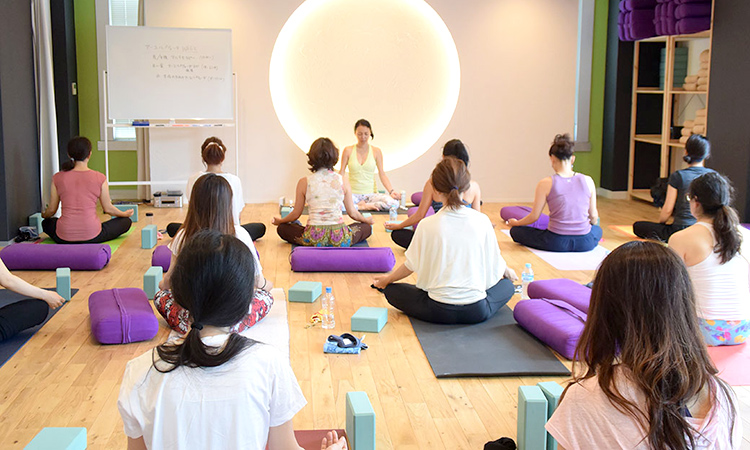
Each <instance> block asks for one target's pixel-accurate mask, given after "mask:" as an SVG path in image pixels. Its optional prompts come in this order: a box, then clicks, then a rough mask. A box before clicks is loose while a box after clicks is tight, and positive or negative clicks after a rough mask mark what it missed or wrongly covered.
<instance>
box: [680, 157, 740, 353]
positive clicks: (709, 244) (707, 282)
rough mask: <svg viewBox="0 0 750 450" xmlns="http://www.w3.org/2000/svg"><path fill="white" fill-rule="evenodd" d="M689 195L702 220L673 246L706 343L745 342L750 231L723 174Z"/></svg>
mask: <svg viewBox="0 0 750 450" xmlns="http://www.w3.org/2000/svg"><path fill="white" fill-rule="evenodd" d="M688 192H689V194H688V197H689V203H690V212H691V213H692V215H693V216H695V217H696V218H697V219H698V222H696V223H695V225H692V226H690V227H688V228H686V229H684V230H681V231H678V232H676V233H674V234H673V235H672V236H671V237H670V238H669V246H670V247H671V248H672V249H673V250H674V251H675V252H677V254H678V255H680V257H681V258H682V259H683V260H684V261H685V264H686V265H687V266H688V273H689V274H690V278H691V280H692V281H693V286H694V287H695V297H696V300H697V302H698V305H697V306H698V320H699V321H700V329H701V332H702V333H703V338H704V339H705V341H706V343H707V344H708V345H712V346H713V345H737V344H742V343H743V342H745V341H746V340H747V338H748V337H750V278H749V277H748V275H750V264H749V263H748V256H747V255H748V251H750V242H748V241H750V236H748V234H750V233H748V230H746V229H745V228H744V227H742V226H740V223H739V218H738V217H737V212H736V211H735V210H734V208H732V207H731V206H730V204H731V200H732V187H731V185H730V184H729V181H728V180H727V179H726V178H724V177H723V176H721V175H720V174H718V173H716V172H710V173H707V174H705V175H701V176H700V177H698V178H696V179H695V180H693V182H692V183H690V188H689V190H688ZM742 247H745V249H744V250H745V251H744V252H743V251H742Z"/></svg>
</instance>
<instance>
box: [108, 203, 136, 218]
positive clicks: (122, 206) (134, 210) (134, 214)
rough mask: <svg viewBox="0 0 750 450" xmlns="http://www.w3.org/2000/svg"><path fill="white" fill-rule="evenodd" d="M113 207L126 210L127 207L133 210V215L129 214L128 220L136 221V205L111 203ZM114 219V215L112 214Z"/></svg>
mask: <svg viewBox="0 0 750 450" xmlns="http://www.w3.org/2000/svg"><path fill="white" fill-rule="evenodd" d="M113 206H114V207H115V208H117V209H119V210H120V211H127V210H129V209H132V210H133V215H132V216H130V220H132V221H133V222H138V205H136V204H132V205H113ZM112 218H113V219H114V218H115V216H112Z"/></svg>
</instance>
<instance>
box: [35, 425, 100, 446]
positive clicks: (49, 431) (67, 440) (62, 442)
mask: <svg viewBox="0 0 750 450" xmlns="http://www.w3.org/2000/svg"><path fill="white" fill-rule="evenodd" d="M87 445H88V444H87V443H86V428H63V427H46V428H42V431H40V432H39V433H37V435H36V436H34V439H32V440H31V442H29V443H28V445H26V447H24V450H84V449H85V448H86V446H87Z"/></svg>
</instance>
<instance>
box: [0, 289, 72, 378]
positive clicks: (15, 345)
mask: <svg viewBox="0 0 750 450" xmlns="http://www.w3.org/2000/svg"><path fill="white" fill-rule="evenodd" d="M49 290H50V291H52V290H54V289H49ZM76 292H78V289H71V290H70V297H71V298H72V297H74V296H75V295H76ZM28 298H29V297H25V296H23V295H21V294H16V293H15V292H13V291H9V290H7V289H0V308H2V307H3V306H7V305H10V304H11V303H16V302H18V301H21V300H25V299H28ZM67 304H68V302H65V303H63V305H62V306H61V307H59V308H57V309H50V311H49V313H47V318H46V319H44V322H42V323H40V324H39V325H37V326H35V327H31V328H27V329H25V330H23V331H22V332H20V333H18V334H17V335H15V336H13V337H11V338H10V339H6V340H4V341H2V342H0V367H2V366H3V365H4V364H5V363H6V362H8V360H9V359H10V358H12V357H13V355H15V354H16V352H17V351H18V350H20V349H21V347H23V346H24V344H26V342H28V340H29V339H31V336H33V335H34V333H36V332H37V331H39V330H40V329H41V328H42V327H43V326H44V324H45V323H47V322H49V320H50V319H51V318H52V316H54V315H55V314H57V312H58V311H60V310H61V309H62V308H64V307H65V305H67Z"/></svg>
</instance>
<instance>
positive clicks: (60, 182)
mask: <svg viewBox="0 0 750 450" xmlns="http://www.w3.org/2000/svg"><path fill="white" fill-rule="evenodd" d="M105 180H106V178H105V176H104V174H102V173H100V172H97V171H95V170H90V169H89V170H69V171H67V172H57V173H56V174H55V175H54V176H53V177H52V182H53V183H54V184H55V188H56V189H57V194H58V195H59V196H60V201H61V202H62V216H61V217H60V219H59V220H58V221H57V235H58V236H60V238H61V239H63V240H66V241H69V242H78V241H88V240H89V239H93V238H95V237H96V236H98V235H99V233H101V231H102V223H101V222H100V221H99V217H98V216H97V215H96V203H97V201H99V197H100V196H101V195H102V184H103V183H104V181H105Z"/></svg>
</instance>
